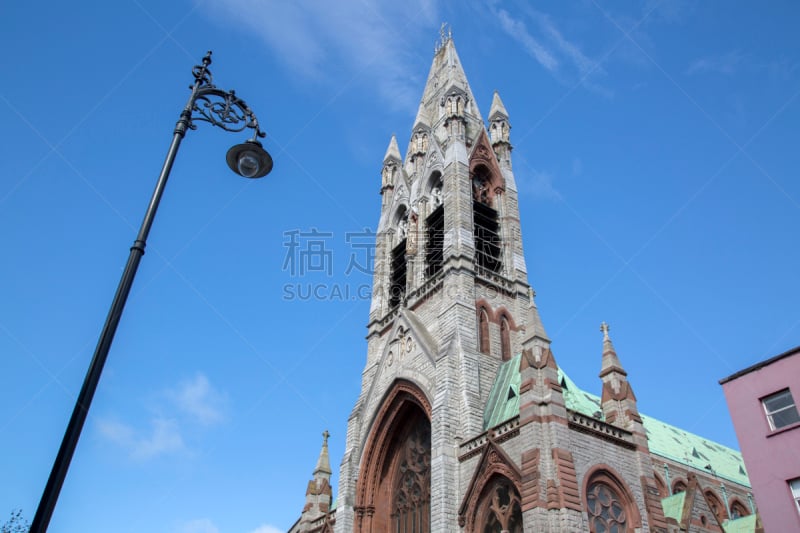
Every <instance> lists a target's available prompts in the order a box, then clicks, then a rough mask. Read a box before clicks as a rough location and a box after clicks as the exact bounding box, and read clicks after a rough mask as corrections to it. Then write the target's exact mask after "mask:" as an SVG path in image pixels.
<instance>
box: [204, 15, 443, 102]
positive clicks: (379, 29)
mask: <svg viewBox="0 0 800 533" xmlns="http://www.w3.org/2000/svg"><path fill="white" fill-rule="evenodd" d="M198 3H199V5H200V6H201V8H202V9H203V10H204V11H205V12H206V13H207V14H208V15H210V16H212V17H214V18H217V19H222V20H225V21H227V22H228V23H230V24H232V25H234V26H235V27H236V28H240V29H244V30H247V31H250V32H251V33H253V34H255V35H257V36H258V37H260V38H261V39H262V40H263V41H264V42H265V43H266V44H267V46H268V47H269V48H270V49H271V51H272V53H273V54H274V55H275V56H276V57H279V58H282V59H283V61H284V62H285V64H286V66H287V67H288V68H289V69H290V70H291V71H292V72H294V73H296V74H297V75H299V76H301V77H305V78H309V79H313V80H317V81H319V82H324V83H330V82H331V81H336V82H338V83H342V84H343V87H344V86H347V85H348V84H349V83H350V82H352V80H353V79H354V78H358V77H359V76H361V75H362V74H363V71H364V70H365V69H367V68H370V67H377V68H375V69H374V70H371V71H370V79H372V80H374V81H375V82H376V85H375V86H376V87H377V90H378V95H379V96H380V97H381V98H382V99H383V100H385V101H387V102H388V103H389V104H390V105H392V107H395V108H398V109H406V108H410V109H412V110H415V109H416V107H417V104H418V103H419V102H418V99H419V94H418V92H419V80H417V79H416V76H417V75H418V72H417V70H418V69H417V67H416V66H412V65H411V64H410V62H409V60H408V59H409V56H410V55H411V54H412V53H414V52H415V51H416V50H418V48H417V46H416V45H415V43H414V42H413V39H412V37H413V36H414V32H415V31H419V30H420V29H422V30H424V31H428V30H430V29H432V28H435V27H436V25H437V21H436V17H437V1H436V0H409V1H408V2H403V3H392V2H330V1H328V0H297V1H294V2H262V1H257V0H215V1H212V0H198Z"/></svg>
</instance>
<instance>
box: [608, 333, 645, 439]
mask: <svg viewBox="0 0 800 533" xmlns="http://www.w3.org/2000/svg"><path fill="white" fill-rule="evenodd" d="M609 329H610V328H609V327H608V324H606V323H605V322H603V323H602V324H601V325H600V331H602V332H603V363H602V365H601V369H600V379H601V380H602V381H603V394H602V397H601V400H600V401H601V404H602V406H603V414H604V415H605V419H606V422H609V423H611V424H614V423H616V424H619V425H620V426H621V427H627V428H628V429H629V430H630V431H633V432H634V433H635V434H636V435H637V436H636V437H635V438H637V439H640V440H641V441H642V443H643V444H642V445H646V443H647V437H646V435H645V431H644V426H643V425H642V419H641V417H640V416H639V410H638V408H637V407H636V395H635V394H634V393H633V388H631V384H630V383H629V382H628V377H627V376H628V373H627V372H625V369H624V368H622V363H620V362H619V357H617V352H616V350H614V345H613V344H612V343H611V337H609V336H608V330H609Z"/></svg>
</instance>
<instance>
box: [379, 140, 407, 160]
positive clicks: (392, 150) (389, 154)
mask: <svg viewBox="0 0 800 533" xmlns="http://www.w3.org/2000/svg"><path fill="white" fill-rule="evenodd" d="M390 160H396V161H397V162H398V163H399V162H402V161H403V160H402V158H401V157H400V148H399V147H398V146H397V137H396V136H395V134H394V133H393V134H392V139H391V140H390V141H389V147H388V148H387V149H386V155H384V156H383V162H384V163H386V162H387V161H390Z"/></svg>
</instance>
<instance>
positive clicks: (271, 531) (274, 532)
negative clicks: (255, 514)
mask: <svg viewBox="0 0 800 533" xmlns="http://www.w3.org/2000/svg"><path fill="white" fill-rule="evenodd" d="M250 533H283V530H282V529H278V528H277V527H275V526H270V525H268V524H263V525H260V526H258V527H257V528H255V529H254V530H253V531H251V532H250Z"/></svg>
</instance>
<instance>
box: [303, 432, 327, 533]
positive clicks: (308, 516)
mask: <svg viewBox="0 0 800 533" xmlns="http://www.w3.org/2000/svg"><path fill="white" fill-rule="evenodd" d="M328 437H330V433H328V430H327V429H326V430H325V431H323V432H322V450H321V451H320V453H319V459H317V466H316V468H314V478H313V479H311V480H310V481H309V482H308V487H307V488H306V504H305V506H304V507H303V513H302V514H301V515H300V522H301V523H304V524H309V523H311V522H313V521H315V520H317V519H318V518H320V517H322V516H324V515H326V514H328V513H329V512H330V510H331V503H332V502H333V490H332V488H331V462H330V459H329V457H328ZM305 529H306V528H305V527H303V528H302V529H301V531H303V530H305Z"/></svg>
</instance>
